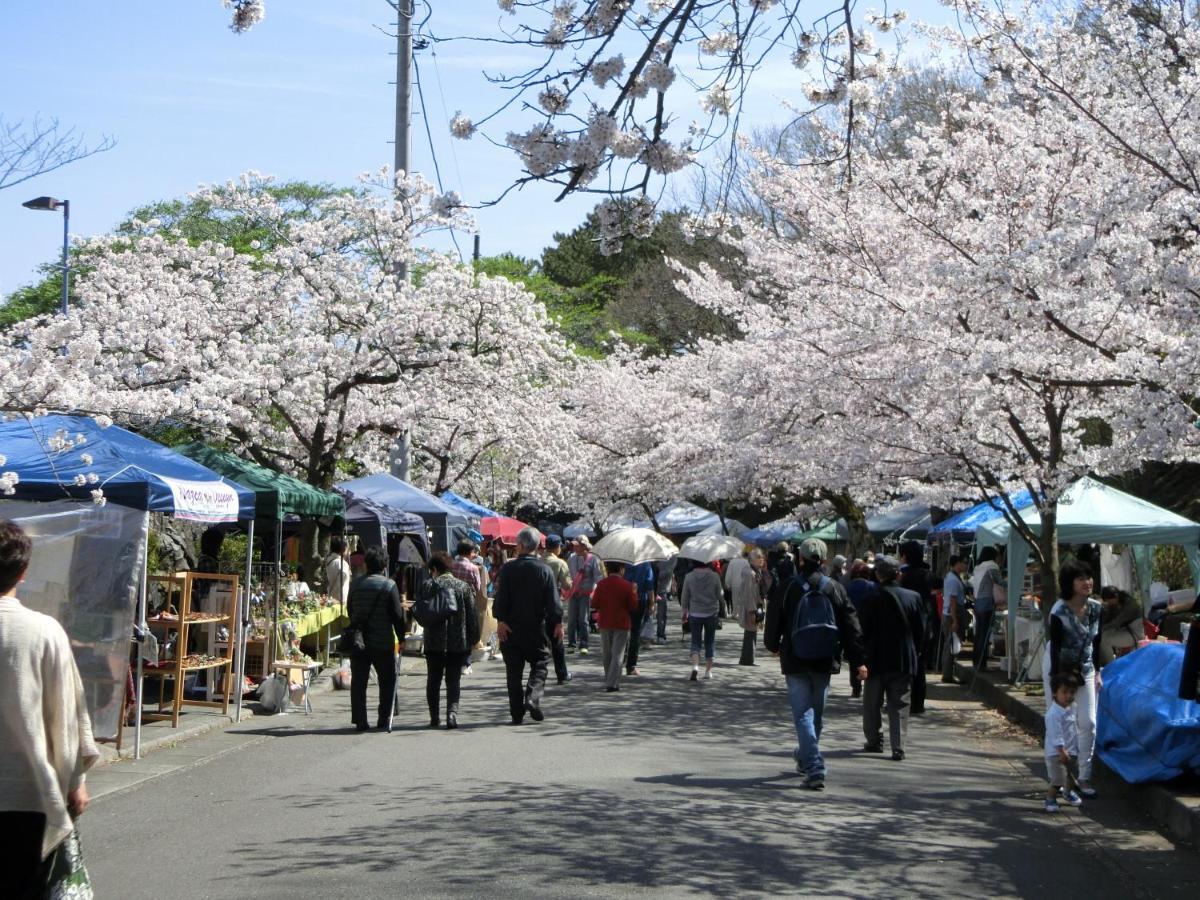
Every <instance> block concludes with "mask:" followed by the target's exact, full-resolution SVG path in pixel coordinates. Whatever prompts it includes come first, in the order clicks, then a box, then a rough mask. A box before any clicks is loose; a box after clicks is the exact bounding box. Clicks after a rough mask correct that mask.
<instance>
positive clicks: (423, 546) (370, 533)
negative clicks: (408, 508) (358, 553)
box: [333, 487, 429, 557]
mask: <svg viewBox="0 0 1200 900" xmlns="http://www.w3.org/2000/svg"><path fill="white" fill-rule="evenodd" d="M333 490H334V492H335V493H337V494H341V495H342V497H343V498H344V499H345V501H346V528H347V529H348V530H349V531H352V532H354V533H355V534H357V535H358V536H359V537H360V538H362V542H363V544H365V545H366V546H368V547H387V543H388V541H387V538H388V535H389V534H402V535H407V536H408V537H410V538H412V541H413V543H414V544H416V545H417V549H418V550H420V551H421V555H422V556H424V557H428V556H429V542H428V541H427V540H426V539H425V520H424V519H422V518H421V517H420V516H418V515H417V514H416V513H410V512H405V511H404V510H402V509H397V508H396V507H394V506H388V505H387V504H386V503H378V502H376V501H375V500H372V499H371V498H370V497H360V496H355V495H354V494H351V493H350V492H349V491H346V490H343V489H342V488H340V487H335V488H334V489H333Z"/></svg>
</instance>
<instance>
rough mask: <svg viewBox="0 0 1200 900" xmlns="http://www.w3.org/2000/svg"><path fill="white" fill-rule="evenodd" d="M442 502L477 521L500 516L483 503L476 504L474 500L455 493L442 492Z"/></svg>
mask: <svg viewBox="0 0 1200 900" xmlns="http://www.w3.org/2000/svg"><path fill="white" fill-rule="evenodd" d="M441 500H442V502H443V503H445V504H446V505H447V506H453V507H454V508H455V509H457V510H461V511H462V512H465V513H466V514H467V515H469V516H474V517H475V518H477V519H488V518H494V517H497V516H499V515H500V513H498V512H496V510H494V509H490V508H489V507H486V506H484V505H483V504H481V503H476V502H475V501H473V500H468V499H467V498H466V497H462V496H459V495H458V494H456V493H454V491H442V496H441Z"/></svg>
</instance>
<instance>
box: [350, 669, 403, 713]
mask: <svg viewBox="0 0 1200 900" xmlns="http://www.w3.org/2000/svg"><path fill="white" fill-rule="evenodd" d="M372 668H374V669H375V678H376V680H377V681H378V682H379V716H378V718H377V719H376V720H375V724H376V725H377V726H378V727H379V728H386V727H388V726H390V725H391V724H392V704H393V703H395V701H396V654H395V653H394V652H393V651H391V650H384V651H378V650H377V651H371V650H370V649H368V650H366V651H365V652H363V653H355V654H353V655H352V656H351V657H350V722H351V724H353V725H360V726H367V725H370V724H371V723H370V721H369V720H368V719H367V681H368V679H369V678H370V675H371V669H372Z"/></svg>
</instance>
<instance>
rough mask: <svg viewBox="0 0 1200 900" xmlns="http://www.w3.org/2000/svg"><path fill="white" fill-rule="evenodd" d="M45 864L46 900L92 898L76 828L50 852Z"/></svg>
mask: <svg viewBox="0 0 1200 900" xmlns="http://www.w3.org/2000/svg"><path fill="white" fill-rule="evenodd" d="M45 865H46V867H47V868H48V870H49V871H48V878H47V882H46V893H45V894H44V895H43V896H45V898H46V900H92V898H93V896H94V895H93V894H92V882H91V880H90V879H89V878H88V873H87V868H86V867H85V866H84V864H83V851H82V850H81V849H80V847H79V831H78V830H75V831H72V832H71V833H70V834H69V835H67V838H66V840H64V841H63V842H62V843H61V844H59V845H58V846H57V847H55V848H54V849H53V850H52V851H51V852H50V856H49V858H47V859H46V861H45Z"/></svg>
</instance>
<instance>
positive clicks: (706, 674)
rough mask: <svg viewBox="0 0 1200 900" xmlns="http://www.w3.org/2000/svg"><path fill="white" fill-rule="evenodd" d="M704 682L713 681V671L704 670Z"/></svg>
mask: <svg viewBox="0 0 1200 900" xmlns="http://www.w3.org/2000/svg"><path fill="white" fill-rule="evenodd" d="M704 680H705V681H712V669H705V670H704Z"/></svg>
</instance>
